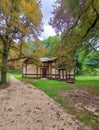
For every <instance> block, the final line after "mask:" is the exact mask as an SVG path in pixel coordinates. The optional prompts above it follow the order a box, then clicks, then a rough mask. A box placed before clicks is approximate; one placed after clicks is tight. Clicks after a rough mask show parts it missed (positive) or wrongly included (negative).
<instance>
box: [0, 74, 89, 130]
mask: <svg viewBox="0 0 99 130" xmlns="http://www.w3.org/2000/svg"><path fill="white" fill-rule="evenodd" d="M0 130H91V129H88V128H85V127H84V126H83V125H82V124H81V123H79V122H78V121H77V120H75V118H74V117H72V116H71V115H69V114H67V113H66V112H65V111H64V110H63V109H62V107H61V106H60V105H59V104H58V103H56V102H55V101H54V100H52V99H51V98H49V97H48V96H47V95H46V94H45V93H43V92H42V91H40V90H38V89H37V88H35V87H32V85H30V84H25V83H23V82H21V81H19V80H17V79H15V78H14V77H12V76H11V83H10V87H8V88H6V89H2V90H0Z"/></svg>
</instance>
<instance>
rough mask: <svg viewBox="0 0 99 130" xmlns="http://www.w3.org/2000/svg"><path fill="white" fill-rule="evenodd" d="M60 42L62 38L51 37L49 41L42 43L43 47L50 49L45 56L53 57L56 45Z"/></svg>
mask: <svg viewBox="0 0 99 130" xmlns="http://www.w3.org/2000/svg"><path fill="white" fill-rule="evenodd" d="M59 41H60V36H53V37H49V38H48V39H46V40H44V41H42V45H44V46H45V47H46V48H47V49H48V53H47V54H46V55H45V56H48V57H49V56H52V53H53V51H54V48H55V45H57V43H58V42H59Z"/></svg>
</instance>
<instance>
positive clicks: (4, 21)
mask: <svg viewBox="0 0 99 130" xmlns="http://www.w3.org/2000/svg"><path fill="white" fill-rule="evenodd" d="M41 19H42V15H41V10H40V3H39V1H37V0H0V48H1V49H0V57H1V66H2V67H1V83H6V77H7V69H8V62H11V61H15V59H13V58H12V59H9V57H11V56H9V54H10V51H11V49H12V48H14V49H15V50H16V51H19V52H20V54H19V57H17V58H16V60H17V59H20V58H21V57H22V56H23V53H22V43H23V41H24V40H25V39H28V38H29V39H30V38H31V37H32V39H37V36H38V35H39V34H40V31H41ZM16 44H17V45H18V47H16Z"/></svg>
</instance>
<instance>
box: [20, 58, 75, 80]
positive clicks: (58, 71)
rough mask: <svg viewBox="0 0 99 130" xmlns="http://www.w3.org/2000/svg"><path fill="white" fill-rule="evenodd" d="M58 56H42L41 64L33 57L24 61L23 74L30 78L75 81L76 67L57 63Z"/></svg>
mask: <svg viewBox="0 0 99 130" xmlns="http://www.w3.org/2000/svg"><path fill="white" fill-rule="evenodd" d="M57 61H58V59H57V58H46V57H44V58H40V62H41V64H40V65H37V64H35V63H34V62H33V60H32V59H26V60H24V61H23V66H22V68H23V69H22V70H23V72H22V76H23V77H28V78H31V77H32V78H48V79H55V80H65V81H67V82H74V81H75V71H74V67H73V68H72V69H71V70H68V69H67V67H66V65H64V64H61V65H57Z"/></svg>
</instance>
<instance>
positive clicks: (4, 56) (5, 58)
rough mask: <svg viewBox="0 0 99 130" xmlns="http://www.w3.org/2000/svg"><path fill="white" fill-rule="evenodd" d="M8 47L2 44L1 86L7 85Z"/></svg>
mask: <svg viewBox="0 0 99 130" xmlns="http://www.w3.org/2000/svg"><path fill="white" fill-rule="evenodd" d="M7 62H8V46H7V44H4V46H3V54H2V69H1V84H5V83H7Z"/></svg>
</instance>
